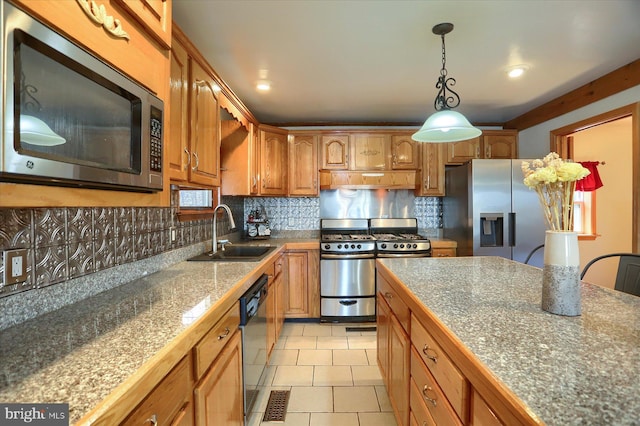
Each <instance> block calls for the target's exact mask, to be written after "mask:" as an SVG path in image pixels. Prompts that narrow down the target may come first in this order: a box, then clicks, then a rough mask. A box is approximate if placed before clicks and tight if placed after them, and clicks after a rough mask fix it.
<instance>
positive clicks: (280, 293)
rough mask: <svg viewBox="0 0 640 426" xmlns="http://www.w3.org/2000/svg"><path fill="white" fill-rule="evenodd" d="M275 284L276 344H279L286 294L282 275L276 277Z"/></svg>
mask: <svg viewBox="0 0 640 426" xmlns="http://www.w3.org/2000/svg"><path fill="white" fill-rule="evenodd" d="M274 282H275V293H276V295H275V296H276V308H275V309H276V327H275V328H276V330H275V331H276V337H275V342H274V343H277V342H278V339H279V338H280V333H281V332H282V326H283V325H284V298H285V294H286V293H285V286H284V279H283V277H282V275H278V276H276V278H275V280H274Z"/></svg>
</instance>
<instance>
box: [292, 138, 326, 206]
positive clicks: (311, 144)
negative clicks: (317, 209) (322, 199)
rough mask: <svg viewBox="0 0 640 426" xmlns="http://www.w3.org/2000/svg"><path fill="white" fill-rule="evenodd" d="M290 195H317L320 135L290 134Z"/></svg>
mask: <svg viewBox="0 0 640 426" xmlns="http://www.w3.org/2000/svg"><path fill="white" fill-rule="evenodd" d="M289 138H290V140H289V161H288V162H289V195H292V196H311V197H317V196H318V191H319V185H318V136H317V135H309V134H295V133H294V134H292V135H290V136H289Z"/></svg>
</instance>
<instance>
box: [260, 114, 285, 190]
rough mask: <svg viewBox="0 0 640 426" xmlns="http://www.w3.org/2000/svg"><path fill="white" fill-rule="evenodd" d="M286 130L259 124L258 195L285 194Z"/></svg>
mask: <svg viewBox="0 0 640 426" xmlns="http://www.w3.org/2000/svg"><path fill="white" fill-rule="evenodd" d="M288 153H289V149H288V144H287V131H286V130H282V129H278V128H277V127H271V126H260V178H261V181H262V184H261V185H260V195H287V189H288V188H287V182H288V181H287V174H288V173H287V171H288V167H287V164H288V163H287V157H288Z"/></svg>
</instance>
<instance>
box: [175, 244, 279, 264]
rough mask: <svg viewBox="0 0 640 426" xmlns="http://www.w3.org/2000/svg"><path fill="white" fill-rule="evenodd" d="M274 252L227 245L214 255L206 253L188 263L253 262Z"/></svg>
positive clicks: (245, 246) (263, 247) (267, 247)
mask: <svg viewBox="0 0 640 426" xmlns="http://www.w3.org/2000/svg"><path fill="white" fill-rule="evenodd" d="M273 250H275V247H271V246H249V245H227V246H226V247H225V249H224V250H218V251H217V252H216V253H213V252H208V253H203V254H200V255H198V256H194V257H192V258H191V259H188V260H190V261H200V262H203V261H204V262H255V261H258V260H260V259H262V258H263V257H265V256H266V255H268V254H269V253H271V252H272V251H273Z"/></svg>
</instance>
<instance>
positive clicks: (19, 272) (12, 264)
mask: <svg viewBox="0 0 640 426" xmlns="http://www.w3.org/2000/svg"><path fill="white" fill-rule="evenodd" d="M28 266H29V265H28V262H27V249H13V250H5V251H4V285H10V284H17V283H21V282H25V281H26V280H27V268H28Z"/></svg>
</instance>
